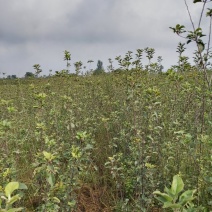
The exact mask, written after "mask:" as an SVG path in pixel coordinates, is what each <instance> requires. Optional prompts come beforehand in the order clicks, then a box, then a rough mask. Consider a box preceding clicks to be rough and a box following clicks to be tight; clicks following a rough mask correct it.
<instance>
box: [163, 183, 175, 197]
mask: <svg viewBox="0 0 212 212" xmlns="http://www.w3.org/2000/svg"><path fill="white" fill-rule="evenodd" d="M164 191H165V192H166V193H167V194H168V195H169V196H171V197H172V198H174V197H175V195H174V194H173V193H172V190H171V189H169V188H167V187H166V186H165V188H164Z"/></svg>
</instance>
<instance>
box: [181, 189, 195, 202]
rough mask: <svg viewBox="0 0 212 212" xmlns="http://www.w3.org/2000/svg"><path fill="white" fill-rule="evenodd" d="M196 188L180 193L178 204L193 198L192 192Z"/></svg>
mask: <svg viewBox="0 0 212 212" xmlns="http://www.w3.org/2000/svg"><path fill="white" fill-rule="evenodd" d="M195 192H196V190H187V191H185V192H184V193H182V194H181V195H180V198H179V204H181V205H185V204H186V203H188V202H190V201H192V200H193V199H194V193H195Z"/></svg>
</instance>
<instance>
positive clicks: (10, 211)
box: [7, 208, 24, 212]
mask: <svg viewBox="0 0 212 212" xmlns="http://www.w3.org/2000/svg"><path fill="white" fill-rule="evenodd" d="M23 209H24V208H11V209H9V210H8V211H7V212H17V211H22V210H23Z"/></svg>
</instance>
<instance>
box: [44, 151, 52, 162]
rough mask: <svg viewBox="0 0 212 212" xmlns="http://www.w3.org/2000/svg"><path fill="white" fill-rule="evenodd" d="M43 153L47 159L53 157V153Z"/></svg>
mask: <svg viewBox="0 0 212 212" xmlns="http://www.w3.org/2000/svg"><path fill="white" fill-rule="evenodd" d="M43 155H44V157H45V158H46V159H47V160H51V157H52V154H51V153H48V152H46V151H43Z"/></svg>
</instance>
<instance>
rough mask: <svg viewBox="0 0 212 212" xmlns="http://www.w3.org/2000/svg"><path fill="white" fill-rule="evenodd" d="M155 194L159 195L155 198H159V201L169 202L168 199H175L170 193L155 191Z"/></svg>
mask: <svg viewBox="0 0 212 212" xmlns="http://www.w3.org/2000/svg"><path fill="white" fill-rule="evenodd" d="M153 194H155V195H159V196H157V197H155V198H156V199H158V200H159V201H161V202H163V203H164V202H167V201H169V202H171V201H172V200H173V198H172V197H170V196H169V195H168V194H165V193H161V192H160V191H155V192H153Z"/></svg>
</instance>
